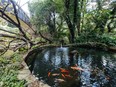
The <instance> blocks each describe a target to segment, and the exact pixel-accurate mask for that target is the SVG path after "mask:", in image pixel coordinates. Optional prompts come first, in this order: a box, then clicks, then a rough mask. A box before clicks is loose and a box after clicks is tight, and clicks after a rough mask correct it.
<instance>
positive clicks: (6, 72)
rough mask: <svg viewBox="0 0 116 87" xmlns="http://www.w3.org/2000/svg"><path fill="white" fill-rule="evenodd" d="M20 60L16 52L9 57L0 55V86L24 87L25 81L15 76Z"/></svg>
mask: <svg viewBox="0 0 116 87" xmlns="http://www.w3.org/2000/svg"><path fill="white" fill-rule="evenodd" d="M20 62H21V56H20V55H19V54H17V53H15V54H14V55H13V56H12V57H10V58H4V57H0V87H24V85H25V83H26V82H25V81H24V80H22V81H20V80H18V78H17V75H18V70H19V69H20Z"/></svg>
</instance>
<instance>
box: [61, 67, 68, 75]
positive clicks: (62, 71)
mask: <svg viewBox="0 0 116 87" xmlns="http://www.w3.org/2000/svg"><path fill="white" fill-rule="evenodd" d="M60 71H61V73H67V74H69V71H68V70H66V69H63V68H60Z"/></svg>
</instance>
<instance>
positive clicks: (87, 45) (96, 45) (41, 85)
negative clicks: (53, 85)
mask: <svg viewBox="0 0 116 87" xmlns="http://www.w3.org/2000/svg"><path fill="white" fill-rule="evenodd" d="M47 47H61V46H60V45H54V44H48V45H44V46H41V47H35V48H34V49H31V50H29V51H28V52H27V54H26V55H25V56H24V60H25V62H26V63H25V62H24V63H23V64H24V66H25V67H26V68H24V69H23V70H22V71H21V72H20V75H21V73H22V72H23V73H22V75H24V76H22V78H25V76H26V75H28V76H27V77H29V78H26V79H27V81H28V80H29V83H28V84H29V85H30V86H29V87H49V86H48V85H47V84H44V83H42V82H41V81H38V79H37V78H36V77H35V76H33V75H32V73H31V71H30V70H29V67H28V65H29V63H31V62H32V61H33V60H34V59H28V58H29V56H30V55H32V54H33V53H34V52H38V53H41V52H42V51H43V50H44V49H45V48H47ZM63 47H82V48H89V49H91V48H93V49H97V50H103V51H113V52H116V47H108V46H107V45H105V44H102V43H92V42H91V43H90V42H89V43H76V44H68V45H63ZM32 56H33V55H32ZM24 73H26V74H24ZM30 79H31V80H30ZM30 81H31V82H30ZM32 84H35V85H36V86H31V85H32Z"/></svg>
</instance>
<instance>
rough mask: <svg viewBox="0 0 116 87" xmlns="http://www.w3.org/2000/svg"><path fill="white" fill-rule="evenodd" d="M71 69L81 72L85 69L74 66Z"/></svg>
mask: <svg viewBox="0 0 116 87" xmlns="http://www.w3.org/2000/svg"><path fill="white" fill-rule="evenodd" d="M71 69H73V70H81V71H84V69H82V68H80V67H75V66H72V67H71Z"/></svg>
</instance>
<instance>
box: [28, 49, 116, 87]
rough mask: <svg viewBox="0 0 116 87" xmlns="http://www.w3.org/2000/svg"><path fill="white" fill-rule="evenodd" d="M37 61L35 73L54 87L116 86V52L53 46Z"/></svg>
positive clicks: (44, 51) (32, 65)
mask: <svg viewBox="0 0 116 87" xmlns="http://www.w3.org/2000/svg"><path fill="white" fill-rule="evenodd" d="M34 58H35V60H34V61H33V63H31V65H30V66H31V68H30V69H31V71H32V73H33V74H34V75H35V76H36V77H38V79H39V80H41V81H43V82H44V83H47V84H49V85H50V86H51V87H116V78H115V77H116V66H115V65H116V53H111V52H104V51H98V50H93V49H82V48H69V47H50V48H47V49H45V50H43V51H42V53H41V54H40V53H36V55H35V56H34Z"/></svg>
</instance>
